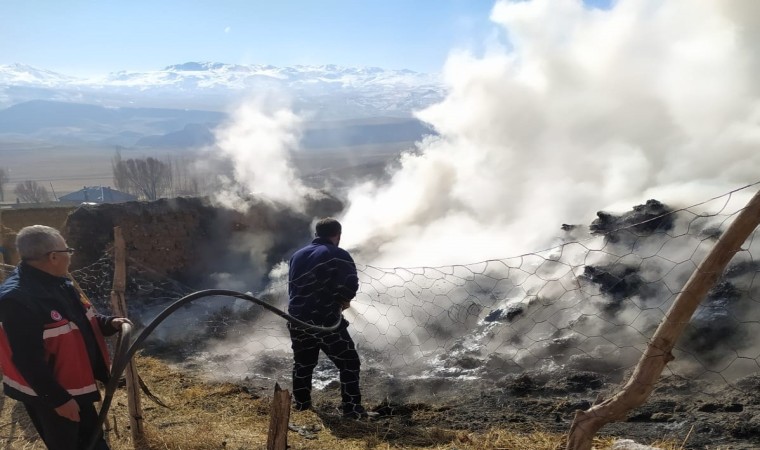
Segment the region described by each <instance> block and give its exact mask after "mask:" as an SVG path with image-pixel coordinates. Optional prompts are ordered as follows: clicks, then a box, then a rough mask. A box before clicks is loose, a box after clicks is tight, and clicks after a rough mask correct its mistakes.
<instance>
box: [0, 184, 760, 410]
mask: <svg viewBox="0 0 760 450" xmlns="http://www.w3.org/2000/svg"><path fill="white" fill-rule="evenodd" d="M749 194H751V193H749V192H747V189H746V188H743V189H739V190H737V191H732V192H730V193H727V194H725V195H723V196H720V197H717V198H714V199H711V200H708V201H705V202H703V203H700V204H697V205H692V206H689V207H686V208H682V209H677V210H671V209H669V208H668V207H666V206H665V205H662V204H659V203H657V202H655V201H650V202H648V203H647V204H646V205H641V206H639V207H637V208H634V210H633V211H632V212H631V213H627V214H624V215H621V216H612V215H606V214H602V213H600V215H599V218H598V219H597V220H596V221H595V222H594V223H593V224H592V225H591V226H590V227H582V226H564V231H565V235H564V237H562V238H561V242H559V243H558V244H557V245H556V246H554V247H552V248H549V249H546V250H542V251H537V252H533V253H529V254H524V255H520V256H517V257H511V258H504V259H498V260H489V261H482V262H477V263H472V264H462V265H452V266H440V267H415V268H382V267H375V266H370V265H361V264H359V265H357V269H358V272H359V282H360V288H359V293H358V294H357V296H356V298H355V299H354V301H353V302H352V303H351V308H349V309H348V310H346V311H345V312H344V316H345V317H346V318H347V320H348V321H349V322H350V323H351V325H350V327H349V330H350V333H351V335H352V336H353V338H354V340H355V341H356V346H357V349H358V351H359V355H360V357H361V361H362V374H367V373H369V374H371V376H372V377H373V379H374V380H386V382H387V385H388V386H391V385H392V384H393V383H396V382H398V380H402V379H406V380H412V381H414V380H428V381H429V380H443V382H446V381H450V382H451V383H453V384H455V383H460V382H465V381H467V380H485V381H489V382H496V383H498V382H500V381H504V380H507V379H512V380H513V379H515V377H518V376H520V374H525V373H534V374H535V373H543V374H552V373H555V374H567V373H572V372H575V373H595V374H599V375H601V376H602V379H603V380H605V381H606V382H608V383H618V382H619V381H621V380H622V379H623V378H624V377H625V375H626V374H627V373H629V372H630V370H631V369H632V368H633V367H634V366H635V364H636V363H637V361H638V360H639V358H640V357H641V355H642V354H643V352H644V350H645V348H646V346H647V343H648V339H649V338H650V337H651V336H652V334H653V333H654V331H655V329H656V327H657V326H658V324H659V323H660V321H661V320H662V318H663V317H664V315H665V313H666V312H667V310H668V308H669V307H670V305H671V303H672V302H673V300H675V298H676V297H677V295H678V294H679V291H680V290H681V288H682V287H683V286H684V284H685V283H686V281H687V280H688V278H689V277H690V276H691V274H692V272H693V271H694V269H695V268H696V267H697V266H698V265H699V263H700V262H701V261H702V260H703V259H704V257H705V256H706V254H707V253H708V252H709V251H710V249H711V248H712V246H713V245H714V243H715V242H716V240H717V239H718V237H719V236H720V235H721V233H722V232H723V230H725V228H726V227H727V226H728V224H730V223H731V222H732V220H733V219H734V218H735V216H736V214H738V212H739V211H741V209H742V208H743V207H744V205H745V204H746V200H747V199H748V195H749ZM757 233H758V232H757V231H755V232H754V233H753V234H752V235H751V236H750V238H749V239H748V240H747V241H746V242H745V243H744V245H743V247H742V249H741V251H740V252H738V253H737V254H736V255H735V256H734V258H733V259H732V261H731V263H730V265H729V267H728V268H727V270H726V272H725V273H724V274H723V276H722V277H721V278H720V280H719V282H718V283H717V284H716V285H715V287H714V288H713V289H712V290H711V291H710V293H709V295H708V296H707V298H706V299H705V300H704V301H703V302H702V304H701V306H700V307H699V308H698V309H697V311H696V313H695V314H694V316H693V317H692V320H691V322H690V323H689V325H688V326H687V328H686V330H685V332H684V334H683V335H682V337H681V338H680V339H679V341H678V343H677V345H676V348H675V350H674V352H673V353H674V356H675V360H674V361H672V362H671V363H669V364H668V366H667V367H666V370H665V375H666V376H669V377H672V378H676V379H679V380H682V381H683V383H687V384H689V389H698V390H699V391H700V392H703V393H706V394H712V395H720V394H719V392H723V391H724V390H725V389H726V388H728V389H738V390H746V389H752V388H754V387H756V385H757V383H756V381H757V380H756V379H755V378H756V377H755V373H756V372H757V371H758V367H759V366H760V307H759V306H760V305H758V301H760V286H759V284H760V282H759V281H757V279H758V273H759V272H760V261H758V259H757V257H756V256H754V255H756V254H757V251H758V245H760V243H759V242H758V239H756V236H757ZM127 263H128V280H127V292H126V299H127V304H128V308H129V314H130V317H131V318H132V319H133V321H134V322H136V324H137V326H138V331H139V328H140V326H142V325H145V324H146V323H147V322H149V321H150V320H151V319H152V318H153V317H155V316H156V315H157V314H158V313H159V312H160V311H161V310H162V309H163V308H164V307H166V306H167V305H168V304H170V303H171V302H173V301H175V300H177V299H178V298H180V297H182V296H184V295H186V294H189V293H191V292H194V291H196V290H198V289H199V288H200V287H190V286H187V285H185V284H182V283H180V282H178V281H175V280H172V279H170V278H168V277H166V276H163V275H161V274H159V273H158V272H156V271H154V270H152V269H151V268H149V267H145V266H143V265H141V264H139V263H138V262H136V261H132V260H128V262H127ZM12 269H13V268H12V267H10V266H3V272H4V274H5V275H8V274H9V273H10V271H11V270H12ZM286 272H287V271H286V270H283V267H280V268H279V272H278V269H275V270H274V271H273V275H272V282H271V284H270V285H269V286H268V287H267V288H266V289H265V290H263V291H261V292H257V293H254V294H255V295H256V296H258V297H259V298H261V299H263V300H265V301H266V302H268V303H270V304H272V305H275V306H277V307H279V308H281V309H283V310H286V309H287V279H286V275H287V273H286ZM277 273H280V276H278V275H277ZM72 276H73V278H74V279H75V280H76V281H77V282H78V284H79V286H80V287H81V289H82V290H83V292H85V293H86V295H87V296H88V297H89V298H90V300H91V301H92V302H93V303H94V304H95V305H96V307H98V309H99V310H100V311H101V312H103V313H108V312H109V311H110V301H109V297H110V291H111V284H112V278H113V263H112V260H111V256H110V255H103V257H102V258H100V260H98V261H97V262H95V263H93V264H91V265H89V266H87V267H83V268H81V269H78V270H75V271H74V272H72ZM214 287H220V288H224V286H223V285H222V286H214ZM290 347H291V341H290V335H289V333H288V330H287V327H286V322H285V320H283V319H282V318H280V317H278V316H275V315H274V314H271V313H269V312H268V311H265V310H264V309H263V308H262V307H260V306H257V305H252V304H251V303H249V302H246V301H243V300H240V299H234V298H227V297H217V298H208V299H203V300H199V301H197V302H195V303H193V304H189V305H187V306H185V307H183V308H182V309H180V310H179V311H178V312H176V313H175V314H173V315H172V316H170V318H169V319H167V320H166V321H165V322H164V323H162V324H161V325H160V326H159V327H158V328H157V329H156V331H155V332H154V333H153V335H152V336H151V337H150V339H149V340H148V341H147V342H146V345H145V348H144V350H143V352H144V353H146V354H150V355H154V356H157V357H160V358H162V359H164V360H166V361H168V362H170V363H172V364H175V365H177V366H179V367H181V368H182V369H183V370H190V371H194V372H196V373H197V374H203V375H205V376H207V377H210V378H215V379H226V380H233V381H241V380H244V381H247V382H256V381H266V382H267V383H268V385H271V383H269V382H271V381H280V382H283V381H284V382H285V383H286V384H287V382H288V380H289V378H290V373H291V372H290V371H291V367H292V353H291V351H290ZM363 377H364V375H363ZM337 379H338V374H337V371H336V369H335V368H334V366H333V365H332V364H331V363H330V362H329V361H327V360H326V358H323V359H322V360H321V361H320V363H319V365H318V366H317V368H316V370H315V372H314V378H313V384H314V387H315V388H317V389H319V388H322V387H325V386H328V385H329V384H330V383H331V382H334V380H337ZM363 379H364V378H363ZM497 385H498V384H497ZM596 387H600V386H596ZM421 394H423V395H425V392H422V393H421ZM376 400H379V399H376Z"/></svg>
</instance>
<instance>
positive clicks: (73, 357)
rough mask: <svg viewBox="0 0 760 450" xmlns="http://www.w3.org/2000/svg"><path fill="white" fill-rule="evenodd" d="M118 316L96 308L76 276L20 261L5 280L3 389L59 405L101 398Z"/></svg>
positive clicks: (0, 289) (0, 300) (0, 329)
mask: <svg viewBox="0 0 760 450" xmlns="http://www.w3.org/2000/svg"><path fill="white" fill-rule="evenodd" d="M112 319H113V318H112V317H106V316H102V315H99V314H96V313H95V310H94V308H93V307H92V305H91V304H90V303H89V302H88V301H87V300H85V299H83V298H81V296H80V295H79V293H78V292H77V291H76V289H74V286H73V285H72V282H71V280H69V279H68V278H62V277H57V276H55V275H51V274H48V273H47V272H43V271H41V270H39V269H36V268H34V267H32V266H30V265H28V264H25V263H23V262H22V263H21V264H20V265H19V266H18V268H17V269H16V271H15V272H14V273H13V274H12V275H11V276H10V277H8V279H7V280H5V282H4V283H3V284H2V285H0V364H2V370H3V391H4V392H5V394H6V395H7V396H8V397H10V398H13V399H16V400H19V401H22V402H28V403H36V404H39V405H45V406H50V407H52V408H56V407H58V406H61V405H63V404H64V403H66V402H67V401H69V400H70V399H72V398H76V399H77V400H81V401H97V400H99V399H100V392H99V391H98V388H97V386H96V384H95V380H96V379H97V380H100V381H102V382H107V380H108V376H109V365H110V363H109V357H108V349H107V347H106V343H105V340H104V338H103V336H104V334H105V335H111V334H114V333H115V332H116V331H117V330H116V329H115V328H113V327H111V326H110V322H111V320H112Z"/></svg>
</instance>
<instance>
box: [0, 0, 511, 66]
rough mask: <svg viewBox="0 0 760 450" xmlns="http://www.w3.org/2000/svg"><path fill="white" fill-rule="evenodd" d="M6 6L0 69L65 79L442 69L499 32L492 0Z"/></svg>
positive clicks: (78, 1) (174, 0)
mask: <svg viewBox="0 0 760 450" xmlns="http://www.w3.org/2000/svg"><path fill="white" fill-rule="evenodd" d="M45 3H46V5H45V7H40V3H39V2H29V1H26V0H10V1H4V2H2V4H1V5H0V14H2V16H3V20H2V23H3V25H2V27H0V64H10V63H24V64H29V65H32V66H36V67H41V68H47V69H50V70H56V71H61V72H64V73H69V74H74V75H75V74H80V75H96V74H102V73H108V72H113V71H118V70H158V69H160V68H163V67H165V66H168V65H171V64H178V63H183V62H187V61H214V62H223V63H244V64H271V65H275V66H289V65H296V64H307V65H308V64H338V65H345V66H378V67H384V68H388V69H411V70H415V71H420V72H436V71H439V70H440V69H441V67H442V65H443V63H444V61H445V58H446V55H447V53H448V51H449V50H450V49H452V48H457V47H462V48H472V49H474V50H477V48H478V47H479V46H481V45H482V42H484V41H486V40H488V39H489V35H490V34H491V33H494V32H497V28H496V27H495V26H493V24H492V23H491V22H490V21H489V20H488V15H489V11H490V9H491V7H492V6H493V2H492V1H490V0H416V1H408V0H379V1H378V0H369V1H355V0H320V1H314V0H287V1H250V0H226V1H218V2H211V1H198V0H162V1H158V2H157V1H148V0H133V1H129V2H102V1H101V2H95V1H83V0H74V1H66V2H52V1H50V2H45Z"/></svg>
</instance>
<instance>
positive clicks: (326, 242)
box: [311, 237, 335, 245]
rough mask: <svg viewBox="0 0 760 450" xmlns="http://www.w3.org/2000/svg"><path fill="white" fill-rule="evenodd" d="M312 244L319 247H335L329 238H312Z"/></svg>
mask: <svg viewBox="0 0 760 450" xmlns="http://www.w3.org/2000/svg"><path fill="white" fill-rule="evenodd" d="M311 243H312V244H321V245H335V244H333V241H331V240H330V239H329V238H325V237H318V238H314V240H313V241H311Z"/></svg>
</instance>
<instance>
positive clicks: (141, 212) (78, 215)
mask: <svg viewBox="0 0 760 450" xmlns="http://www.w3.org/2000/svg"><path fill="white" fill-rule="evenodd" d="M215 217H216V211H215V209H214V208H213V207H211V206H210V205H208V204H207V203H206V202H204V201H202V200H200V199H189V198H188V199H186V198H177V199H171V200H169V199H162V200H158V201H155V202H127V203H120V204H102V205H92V206H82V207H80V208H78V209H77V210H76V211H74V212H73V213H72V214H71V215H70V216H69V218H68V220H67V221H66V224H65V226H64V229H65V235H66V236H67V239H68V242H69V245H71V246H72V247H75V248H76V249H77V252H76V253H75V254H74V257H73V259H72V267H73V268H80V267H84V266H87V265H89V264H92V263H94V262H96V261H97V260H98V259H99V258H100V257H102V256H104V255H105V254H106V253H107V252H108V250H109V249H110V247H111V246H112V245H113V229H114V227H116V226H118V227H121V230H122V233H123V235H124V241H125V242H126V247H127V256H128V257H129V258H131V259H132V260H134V261H136V262H138V263H140V264H143V265H145V266H147V267H149V268H151V269H153V270H155V271H156V272H158V273H159V274H161V275H168V276H175V275H176V274H178V273H182V272H183V271H185V270H186V269H187V268H188V267H189V266H191V265H192V263H193V261H195V259H196V258H197V251H198V245H196V242H198V241H203V240H204V239H205V238H206V233H207V230H208V229H209V221H212V220H214V218H215Z"/></svg>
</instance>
